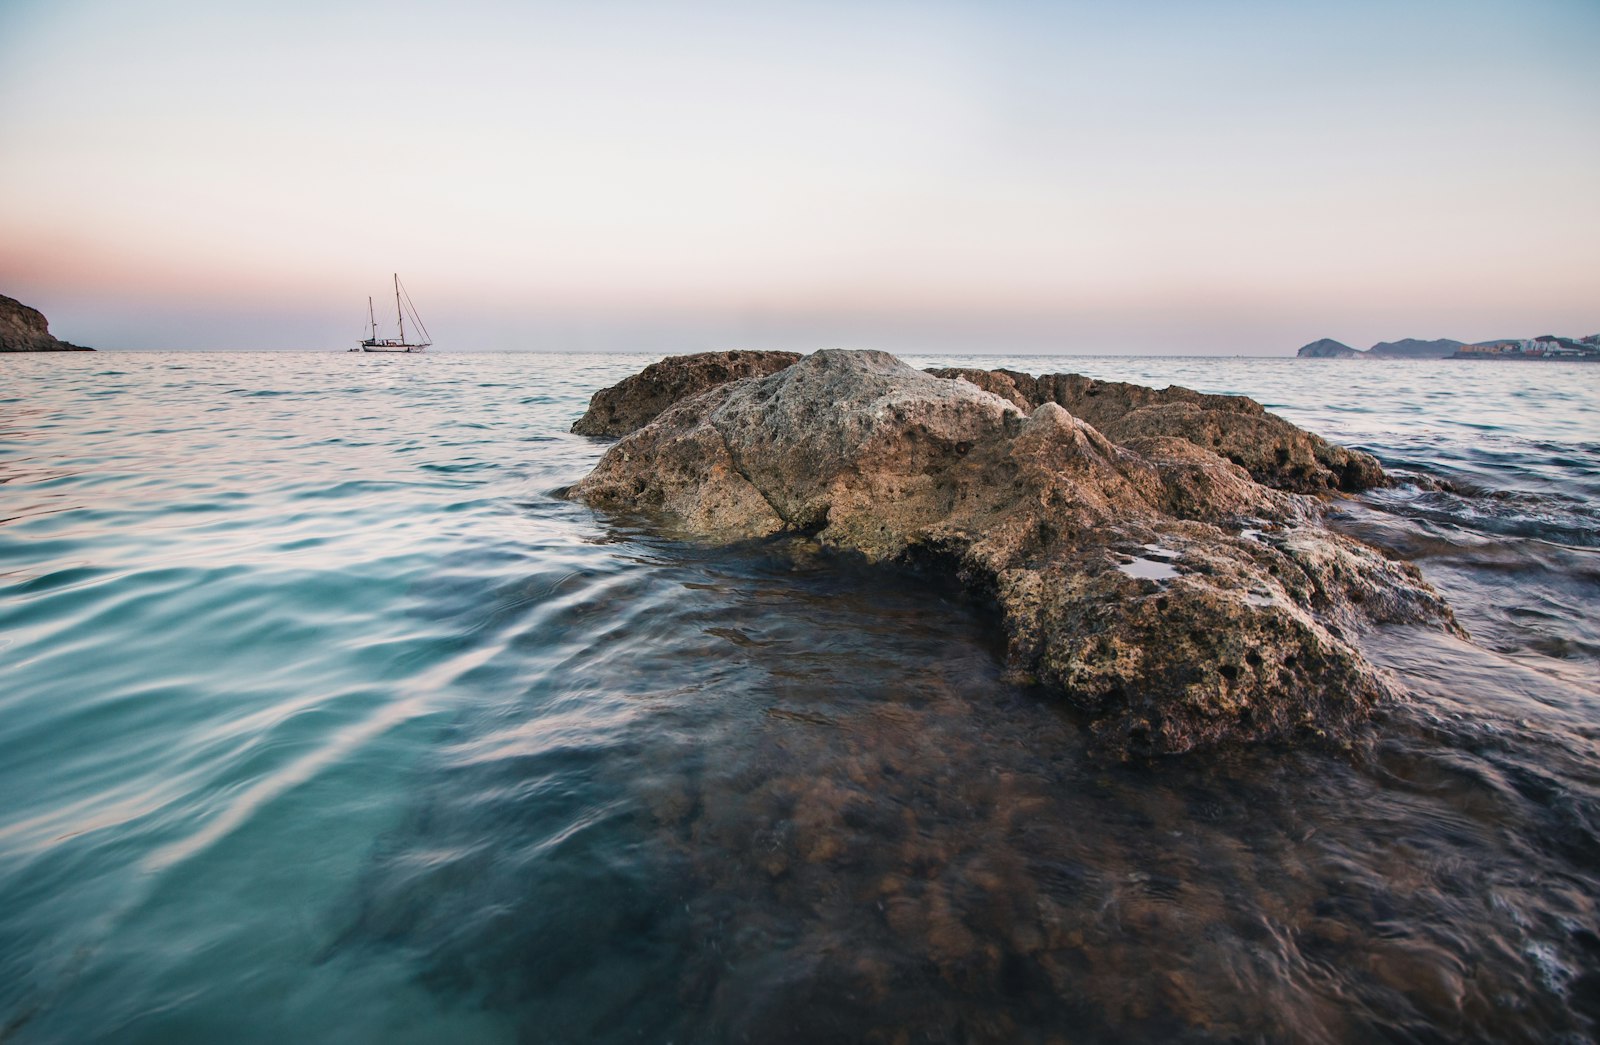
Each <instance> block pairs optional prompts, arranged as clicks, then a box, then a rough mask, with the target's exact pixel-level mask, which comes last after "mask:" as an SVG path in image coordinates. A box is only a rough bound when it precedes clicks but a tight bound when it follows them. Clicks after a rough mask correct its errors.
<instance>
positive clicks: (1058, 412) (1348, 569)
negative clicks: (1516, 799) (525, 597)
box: [565, 351, 1455, 757]
mask: <svg viewBox="0 0 1600 1045" xmlns="http://www.w3.org/2000/svg"><path fill="white" fill-rule="evenodd" d="M618 387H619V388H620V387H621V386H618ZM646 391H647V390H646V389H644V388H641V387H640V385H639V384H638V383H636V385H635V386H634V392H635V393H644V392H646ZM649 391H651V392H654V391H658V390H654V389H653V390H649ZM604 395H605V393H600V394H597V396H596V400H597V401H598V400H601V399H602V397H603V396H604ZM1067 404H1071V405H1070V406H1069V405H1067ZM1091 417H1092V418H1093V419H1094V420H1093V422H1091V420H1090V419H1089V418H1091ZM1097 425H1104V428H1103V429H1102V428H1100V427H1097ZM1107 431H1112V432H1116V433H1117V435H1116V436H1115V437H1114V438H1113V437H1111V436H1108V434H1107ZM1244 446H1251V447H1252V448H1253V450H1252V454H1251V456H1250V458H1249V459H1248V461H1247V462H1244V463H1240V462H1235V461H1233V460H1229V459H1228V456H1226V455H1227V453H1228V452H1229V451H1230V449H1232V450H1237V449H1238V448H1240V447H1244ZM1252 465H1254V466H1255V467H1254V468H1252ZM1385 481H1386V477H1385V476H1384V474H1383V471H1382V469H1381V468H1380V467H1379V466H1378V465H1377V462H1376V461H1373V460H1372V459H1371V458H1370V457H1367V456H1366V455H1364V454H1358V453H1356V452H1354V451H1350V450H1346V449H1344V448H1342V447H1333V446H1331V444H1327V443H1325V442H1323V441H1321V440H1318V439H1317V438H1316V437H1315V436H1312V435H1311V434H1310V433H1307V432H1303V431H1301V430H1300V429H1297V428H1295V427H1294V426H1293V425H1290V424H1288V422H1285V421H1283V420H1282V419H1280V418H1276V417H1274V416H1273V415H1271V414H1269V413H1267V412H1266V411H1265V410H1263V409H1262V408H1261V407H1260V404H1258V403H1255V402H1254V401H1253V400H1249V399H1245V398H1243V397H1234V396H1205V395H1201V394H1200V393H1197V392H1191V391H1189V390H1187V389H1167V390H1164V391H1157V390H1155V389H1147V388H1141V387H1140V386H1136V385H1120V384H1116V383H1106V382H1095V381H1090V380H1089V379H1087V378H1082V377H1078V376H1077V375H1065V374H1060V375H1047V376H1045V377H1041V378H1033V377H1031V376H1029V375H1025V374H1017V373H1014V372H1011V371H935V372H932V373H925V372H922V371H918V370H914V369H912V368H911V367H908V366H906V365H905V364H903V363H901V362H900V361H899V360H898V359H895V358H894V357H893V356H889V355H886V354H884V353H880V352H845V351H824V352H818V353H815V354H813V355H810V356H806V357H804V358H802V359H801V360H799V361H798V362H796V363H794V364H792V365H789V366H786V367H783V368H782V369H779V370H776V371H775V372H773V373H771V374H769V375H766V376H762V377H748V378H743V379H738V380H733V381H729V382H727V383H724V384H720V385H717V386H715V387H711V388H708V389H705V390H703V391H699V392H696V393H694V394H692V395H689V396H687V397H686V398H683V399H681V400H680V401H678V402H677V403H676V404H674V405H672V406H670V407H668V408H667V409H665V410H664V411H662V412H660V413H659V414H658V415H657V416H656V417H655V418H654V420H652V421H650V422H649V423H648V424H645V425H643V426H642V427H640V428H638V429H636V430H634V431H633V432H631V433H630V434H627V435H625V436H624V437H623V438H622V439H621V440H620V441H619V442H618V443H617V444H616V445H615V446H613V447H612V448H611V449H610V450H609V451H608V452H607V453H606V455H605V456H604V457H603V458H602V459H601V461H600V462H599V464H598V465H597V466H596V467H595V469H594V470H593V471H592V472H591V473H590V474H589V475H588V476H587V477H586V478H584V479H583V480H582V481H580V482H579V483H578V484H576V485H575V486H573V487H572V488H570V489H569V490H567V491H565V492H566V494H567V495H568V496H570V497H572V498H574V499H576V500H580V501H583V502H585V503H587V504H589V505H591V506H593V507H595V508H598V509H602V510H607V511H617V512H626V513H643V514H645V515H649V516H654V517H655V518H657V519H659V520H660V521H661V523H662V524H663V525H664V526H666V527H667V528H668V529H669V530H675V531H676V532H679V533H682V534H683V535H685V536H689V537H693V538H697V539H705V540H711V541H715V542H737V541H740V540H748V539H753V538H766V537H771V536H775V535H780V534H790V535H798V536H801V537H804V538H806V539H809V540H811V541H814V542H816V543H818V544H820V545H822V546H824V547H832V548H836V549H840V550H845V551H850V552H854V553H858V554H860V555H862V556H864V557H865V558H866V559H868V560H870V561H874V562H891V563H901V564H909V565H915V566H919V567H923V568H933V569H938V570H944V571H948V572H951V573H953V574H954V575H955V576H956V577H957V578H958V579H959V580H960V581H961V582H962V583H963V584H964V585H965V586H966V587H967V588H969V589H970V590H971V591H973V592H974V593H976V594H977V595H978V596H979V597H980V598H982V599H984V600H987V601H989V602H991V603H992V604H993V605H994V607H995V609H996V611H997V613H998V616H999V617H1000V619H1001V622H1002V624H1003V626H1004V629H1005V633H1006V636H1007V640H1008V648H1007V661H1008V666H1009V669H1010V672H1011V675H1012V677H1013V678H1015V679H1017V680H1019V681H1023V682H1028V683H1035V684H1039V685H1042V686H1044V687H1045V688H1047V689H1050V690H1053V691H1055V692H1057V693H1059V694H1060V695H1062V696H1063V697H1065V698H1066V699H1067V700H1068V701H1069V702H1071V703H1072V704H1073V705H1075V706H1076V707H1078V708H1079V709H1081V710H1082V711H1084V712H1086V713H1087V714H1088V716H1089V717H1090V720H1091V724H1092V728H1093V730H1094V732H1095V735H1096V736H1097V738H1098V741H1099V743H1100V744H1101V745H1102V746H1104V747H1105V748H1106V749H1108V750H1109V751H1111V752H1113V753H1115V754H1118V755H1121V756H1124V757H1126V756H1128V755H1149V754H1176V753H1181V752H1185V751H1191V750H1196V749H1201V748H1208V747H1215V746H1218V745H1223V744H1231V743H1237V742H1252V741H1263V740H1289V739H1295V738H1314V739H1320V740H1339V739H1341V738H1344V737H1346V736H1348V735H1349V731H1350V730H1351V729H1352V728H1353V727H1354V725H1355V724H1356V723H1358V722H1360V721H1361V720H1362V719H1364V718H1365V717H1366V716H1367V715H1368V714H1370V712H1371V709H1372V708H1373V707H1374V706H1376V705H1377V704H1378V703H1379V702H1381V701H1382V700H1384V699H1386V698H1388V697H1390V696H1392V695H1393V694H1394V690H1393V688H1392V682H1391V681H1390V680H1389V679H1388V678H1387V677H1385V676H1384V675H1382V674H1381V673H1380V672H1378V671H1376V670H1375V669H1374V668H1372V667H1371V666H1370V665H1369V664H1368V663H1367V662H1366V661H1365V659H1364V658H1363V657H1362V655H1361V653H1360V652H1359V650H1358V649H1357V647H1356V645H1355V637H1356V635H1357V634H1358V633H1359V632H1360V631H1361V630H1362V629H1363V628H1365V627H1367V626H1369V625H1372V624H1376V623H1388V622H1405V623H1424V624H1431V625H1433V626H1436V627H1440V628H1443V629H1445V630H1455V624H1454V619H1453V617H1452V615H1451V612H1450V610H1449V608H1448V607H1447V606H1446V605H1445V603H1444V601H1443V600H1442V599H1441V598H1440V597H1439V596H1438V595H1437V594H1436V593H1435V592H1434V591H1433V590H1432V589H1431V588H1429V587H1428V586H1427V585H1426V584H1425V583H1424V582H1423V581H1422V579H1421V577H1420V576H1419V575H1418V574H1417V572H1416V570H1415V569H1414V568H1412V567H1410V566H1408V565H1405V564H1401V563H1396V562H1393V561H1391V560H1389V559H1387V558H1385V557H1384V556H1382V555H1381V554H1379V553H1378V552H1377V551H1375V550H1374V549H1372V548H1369V547H1366V546H1365V545H1362V544H1359V543H1358V542H1356V541H1353V540H1351V539H1349V538H1346V537H1343V536H1340V535H1338V534H1335V533H1333V532H1331V531H1329V530H1327V529H1326V528H1325V527H1323V526H1322V525H1321V522H1320V520H1321V509H1322V502H1321V501H1320V500H1318V499H1317V498H1316V497H1313V496H1308V495H1307V494H1306V493H1302V492H1298V491H1300V490H1335V489H1341V488H1343V489H1359V488H1363V487H1365V486H1372V485H1379V484H1381V483H1383V482H1385Z"/></svg>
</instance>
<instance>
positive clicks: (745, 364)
mask: <svg viewBox="0 0 1600 1045" xmlns="http://www.w3.org/2000/svg"><path fill="white" fill-rule="evenodd" d="M799 358H800V356H799V355H798V354H797V353H794V352H741V351H731V352H702V353H700V354H698V355H692V356H668V357H667V358H666V359H663V360H661V361H660V362H659V363H651V364H650V365H649V366H647V367H645V368H644V369H643V370H642V371H640V372H639V373H637V374H635V375H633V376H632V377H630V378H627V379H625V380H623V381H621V382H619V383H617V384H615V385H612V386H611V387H610V388H602V389H601V390H600V391H598V392H596V393H595V394H594V396H593V398H591V399H590V400H589V409H588V410H587V411H585V412H584V415H583V416H582V417H580V418H578V420H577V422H576V423H574V424H573V426H572V430H573V431H574V432H576V433H577V434H579V435H598V436H611V437H616V436H623V435H627V434H628V433H629V432H632V431H634V430H635V429H638V428H642V427H644V426H645V425H647V424H649V423H650V422H651V421H653V420H655V419H656V417H657V416H659V415H660V414H661V412H662V411H663V410H665V409H667V407H669V406H672V405H673V404H674V403H678V402H681V401H682V400H684V399H687V398H689V397H690V396H694V395H698V394H699V393H701V392H704V391H705V390H706V389H708V388H715V387H717V386H718V385H722V384H726V383H727V382H729V381H737V380H739V379H740V378H745V377H762V376H765V375H767V374H770V373H773V372H774V371H777V370H782V369H783V368H784V367H786V366H788V365H789V364H790V363H793V362H794V361H795V360H797V359H799Z"/></svg>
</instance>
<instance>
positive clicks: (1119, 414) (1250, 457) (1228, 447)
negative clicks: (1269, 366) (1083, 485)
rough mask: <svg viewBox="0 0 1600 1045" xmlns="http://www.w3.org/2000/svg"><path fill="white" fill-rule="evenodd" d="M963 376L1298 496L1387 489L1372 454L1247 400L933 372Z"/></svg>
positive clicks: (1056, 378)
mask: <svg viewBox="0 0 1600 1045" xmlns="http://www.w3.org/2000/svg"><path fill="white" fill-rule="evenodd" d="M929 373H931V374H933V375H934V376H936V377H949V378H962V379H965V380H967V381H971V382H972V383H973V384H975V385H977V386H978V387H979V388H982V389H984V390H985V391H988V392H993V393H994V394H996V395H998V396H1001V397H1003V398H1005V399H1009V400H1011V402H1013V403H1015V404H1016V405H1017V406H1018V407H1020V408H1021V409H1022V410H1025V411H1029V412H1031V411H1032V410H1033V409H1034V408H1035V407H1037V406H1038V405H1039V404H1041V403H1057V404H1059V405H1061V406H1064V407H1066V409H1067V412H1068V413H1070V414H1072V415H1073V416H1074V417H1077V418H1081V419H1082V420H1085V421H1087V422H1089V423H1090V424H1092V425H1094V426H1095V427H1096V428H1098V429H1099V430H1100V431H1101V432H1102V433H1104V434H1105V435H1106V437H1107V438H1109V439H1111V440H1112V441H1113V442H1117V443H1127V442H1129V441H1130V440H1133V439H1140V438H1150V437H1155V438H1161V437H1175V438H1178V439H1184V440H1187V441H1188V442H1190V443H1193V444H1194V445H1196V446H1199V447H1203V448H1205V449H1208V450H1211V451H1212V452H1214V453H1216V454H1218V455H1220V456H1222V457H1226V458H1227V459H1228V460H1230V461H1232V462H1233V463H1234V464H1237V465H1239V466H1240V467H1242V468H1244V469H1245V470H1246V471H1248V472H1249V473H1250V474H1251V475H1252V476H1253V477H1254V478H1255V480H1256V481H1257V482H1261V483H1266V484H1267V485H1269V486H1276V487H1278V488H1279V489H1283V490H1294V491H1297V492H1299V493H1317V492H1320V491H1323V490H1350V491H1355V490H1365V489H1369V488H1371V487H1374V486H1384V485H1387V483H1388V478H1387V476H1385V475H1384V472H1383V468H1382V467H1380V466H1379V464H1378V462H1377V461H1376V460H1375V459H1374V458H1373V457H1372V456H1371V455H1369V454H1364V453H1361V452H1360V451H1358V450H1347V449H1345V448H1344V447H1342V446H1335V445H1334V444H1332V443H1330V442H1328V441H1327V440H1325V439H1323V438H1322V437H1320V436H1317V435H1313V434H1312V433H1310V432H1307V431H1305V430H1304V429H1301V428H1297V427H1295V426H1294V425H1292V424H1290V423H1289V422H1287V421H1285V420H1284V419H1283V418H1281V417H1278V416H1277V415H1276V414H1270V413H1268V412H1267V411H1266V409H1265V408H1263V407H1262V405H1261V404H1260V403H1258V402H1256V401H1255V400H1254V399H1250V398H1248V397H1246V396H1226V395H1205V394H1203V393H1200V392H1196V391H1193V390H1191V389H1188V388H1183V387H1180V386H1178V385H1173V386H1171V387H1169V388H1164V389H1154V388H1145V387H1144V386H1142V385H1130V384H1125V383H1123V382H1121V381H1095V380H1092V379H1090V378H1087V377H1082V376H1080V375H1078V374H1045V375H1044V376H1043V377H1032V376H1030V375H1028V374H1022V373H1017V372H1016V371H1012V370H954V369H947V370H931V371H929Z"/></svg>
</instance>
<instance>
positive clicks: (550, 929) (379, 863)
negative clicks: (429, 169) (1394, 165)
mask: <svg viewBox="0 0 1600 1045" xmlns="http://www.w3.org/2000/svg"><path fill="white" fill-rule="evenodd" d="M655 358H657V357H656V356H654V355H651V354H643V353H642V354H636V355H579V354H572V355H560V354H532V353H529V354H472V353H465V352H461V353H451V352H446V351H436V352H434V353H433V354H429V355H417V356H375V355H361V354H349V353H315V352H299V353H245V352H226V353H225V352H215V353H199V352H195V353H162V352H148V353H133V352H99V353H95V354H88V353H84V354H68V355H25V356H11V357H7V358H0V1042H5V1043H7V1045H11V1043H19V1045H20V1043H35V1042H119V1043H121V1042H130V1043H131V1042H150V1043H162V1045H177V1043H185V1042H229V1043H253V1042H385V1043H389V1042H401V1043H403V1042H419V1043H420V1042H541V1043H542V1042H551V1043H563V1042H571V1043H613V1042H616V1043H620V1042H712V1043H722V1042H754V1043H782V1042H808V1043H809V1042H881V1043H885V1045H901V1043H906V1045H909V1043H915V1042H1038V1043H1046V1042H1112V1041H1129V1040H1150V1041H1249V1040H1272V1041H1305V1042H1372V1041H1397V1042H1401V1041H1403V1042H1435V1041H1461V1040H1496V1041H1527V1042H1535V1041H1537V1042H1551V1041H1566V1042H1580V1041H1593V1040H1595V1039H1596V1037H1597V1035H1600V366H1585V365H1582V364H1561V363H1486V362H1456V361H1434V362H1403V361H1393V362H1376V361H1367V360H1351V361H1340V360H1296V359H1216V358H1126V357H1094V356H1080V357H1028V356H1007V355H988V356H971V357H935V356H927V357H911V356H908V357H906V358H907V360H908V361H909V362H912V363H914V364H916V365H919V366H940V365H945V366H948V365H979V366H986V367H988V366H1008V367H1012V368H1016V369H1021V370H1026V371H1029V372H1032V373H1049V372H1076V373H1082V374H1087V375H1089V376H1092V377H1096V378H1103V379H1112V380H1120V381H1135V382H1139V383H1141V384H1148V385H1154V386H1157V387H1162V386H1166V385H1168V384H1180V385H1185V386H1188V387H1191V388H1195V389H1200V390H1202V391H1206V392H1222V393H1239V394H1244V395H1249V396H1253V397H1255V398H1256V399H1258V400H1260V401H1261V402H1263V403H1264V404H1266V406H1267V407H1268V408H1269V409H1271V410H1273V411H1275V412H1277V413H1279V414H1281V415H1282V416H1284V417H1286V418H1288V419H1289V420H1291V421H1293V422H1295V423H1296V424H1299V425H1301V426H1304V427H1306V428H1309V429H1311V430H1313V431H1316V432H1319V433H1321V434H1323V435H1325V436H1327V437H1328V438H1330V439H1332V440H1334V441H1336V442H1340V443H1344V444H1347V445H1350V446H1355V447H1359V448H1361V449H1363V450H1367V451H1369V452H1371V453H1373V454H1375V455H1377V456H1378V458H1380V459H1381V460H1382V461H1383V463H1384V464H1385V466H1386V467H1388V468H1389V469H1390V470H1391V471H1393V472H1394V473H1395V474H1396V475H1398V476H1399V477H1400V479H1401V482H1400V483H1399V484H1398V485H1397V486H1395V487H1393V488H1391V489H1385V490H1381V491H1376V492H1372V493H1369V494H1364V495H1362V496H1359V497H1354V498H1341V499H1339V500H1336V501H1334V502H1333V503H1332V504H1331V505H1330V508H1329V519H1330V524H1331V525H1333V526H1335V527H1337V528H1339V529H1341V530H1343V531H1344V532H1347V533H1350V534H1352V535H1354V536H1357V537H1359V538H1361V539H1363V540H1366V541H1369V542H1371V543H1373V544H1375V545H1377V546H1378V547H1380V548H1382V549H1383V550H1384V551H1385V552H1386V553H1387V554H1389V555H1391V556H1394V557H1397V558H1402V559H1405V560H1409V561H1411V562H1414V563H1416V564H1417V566H1418V567H1420V569H1421V571H1422V573H1423V575H1424V576H1425V577H1426V578H1427V580H1428V581H1429V582H1430V583H1432V584H1433V585H1434V586H1436V587H1437V588H1438V589H1439V590H1440V591H1441V592H1443V593H1444V594H1445V596H1446V597H1447V598H1448V600H1449V601H1450V603H1451V604H1452V605H1453V606H1454V608H1455V612H1456V614H1457V616H1458V618H1459V620H1460V623H1461V624H1462V626H1463V627H1464V628H1465V630H1466V632H1467V634H1468V635H1469V636H1470V638H1466V639H1462V638H1458V637H1452V636H1450V635H1445V634H1442V633H1439V632H1437V631H1434V630H1430V629H1425V628H1391V629H1380V630H1377V631H1374V632H1372V633H1371V634H1369V635H1367V636H1365V638H1364V639H1363V643H1364V648H1365V650H1366V653H1367V655H1368V656H1369V658H1370V659H1371V660H1372V661H1373V662H1374V663H1376V664H1378V665H1380V666H1381V668H1382V670H1384V671H1386V672H1389V673H1391V675H1392V677H1394V678H1395V679H1396V680H1398V681H1399V682H1400V683H1401V684H1402V686H1403V687H1404V689H1405V691H1406V693H1407V694H1408V695H1407V696H1406V697H1405V698H1404V699H1402V700H1399V701H1397V702H1395V703H1393V704H1391V705H1389V706H1387V707H1385V708H1384V709H1383V711H1382V712H1381V714H1380V715H1379V716H1378V717H1377V719H1376V720H1375V721H1374V722H1373V723H1372V724H1371V725H1370V727H1368V728H1366V729H1364V730H1363V731H1362V733H1361V734H1360V736H1359V737H1358V738H1357V740H1356V742H1355V743H1354V744H1352V745H1349V746H1346V747H1342V748H1329V749H1315V748H1305V747H1294V746H1284V745H1279V746H1260V747H1254V748H1249V749H1246V750H1235V751H1226V752H1221V753H1200V754H1192V755H1187V756H1181V757H1172V758H1165V759H1160V760H1156V761H1133V762H1126V763H1123V762H1116V761H1112V760H1108V759H1107V758H1106V757H1104V756H1101V755H1098V754H1097V753H1096V752H1095V750H1094V749H1092V748H1091V747H1090V745H1089V744H1088V743H1087V742H1086V731H1085V724H1084V722H1083V721H1082V719H1081V718H1080V717H1079V715H1078V713H1077V712H1075V711H1074V710H1073V709H1071V708H1070V707H1067V706H1065V705H1064V704H1063V702H1062V701H1061V700H1060V699H1058V698H1056V697H1053V696H1052V695H1051V694H1050V693H1048V692H1041V691H1035V690H1030V689H1025V688H1019V687H1018V686H1015V685H1010V684H1008V683H1007V682H1006V681H1004V680H1003V678H1002V675H1003V664H1002V661H1001V650H1002V636H1001V635H1000V632H999V627H998V624H997V621H996V620H995V619H994V614H993V611H992V609H990V608H988V607H986V606H985V605H983V604H980V603H978V602H975V601H973V600H972V599H970V598H968V597H967V596H966V595H965V594H964V593H963V592H962V591H960V590H959V589H958V588H957V587H955V586H954V585H953V584H951V583H949V582H948V581H947V580H945V579H942V578H940V577H937V576H929V575H925V574H916V573H912V572H908V571H905V570H899V569H896V568H892V567H870V566H866V565H863V564H861V563H860V562H858V561H856V560H854V559H851V558H849V557H847V556H843V555H840V554H837V553H829V552H827V551H825V550H821V549H818V548H816V547H814V546H810V545H808V544H807V543H806V542H804V541H803V540H800V539H792V540H773V541H768V542H762V543H756V544H750V545H745V546H741V547H738V548H733V549H717V548H711V547H705V546H702V545H697V544H694V543H688V542H684V541H681V540H675V539H672V538H671V537H669V536H667V535H666V532H665V531H663V530H661V529H659V528H655V527H652V525H651V524H650V523H649V522H648V521H641V520H638V519H631V520H628V519H616V518H608V517H606V516H603V515H599V514H596V513H595V512H594V511H591V510H590V509H589V508H587V507H585V506H583V505H581V504H575V503H571V502H568V501H565V500H562V499H561V498H560V497H559V496H557V491H559V490H560V488H562V487H564V486H566V485H567V484H570V483H572V482H574V481H576V480H577V479H579V478H580V477H582V476H583V475H584V474H585V473H587V472H588V470H589V469H590V468H591V467H592V466H593V465H594V464H595V462H596V461H597V460H598V459H599V457H600V455H601V454H602V453H604V451H605V449H606V445H607V444H606V443H605V442H603V441H598V440H593V439H588V438H584V437H580V436H575V435H572V434H570V432H569V428H570V426H571V424H572V422H573V421H574V420H575V419H576V418H577V417H578V416H579V415H580V414H581V413H582V411H583V409H584V407H585V405H586V403H587V401H588V399H589V397H590V395H591V394H592V393H593V392H594V391H596V390H597V389H599V388H601V387H603V386H606V385H609V384H612V383H614V382H616V381H618V380H620V379H621V378H623V377H624V376H626V375H628V374H631V373H633V372H635V371H637V370H638V369H640V368H641V367H642V366H644V365H645V364H646V363H648V362H651V361H653V360H654V359H655Z"/></svg>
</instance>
